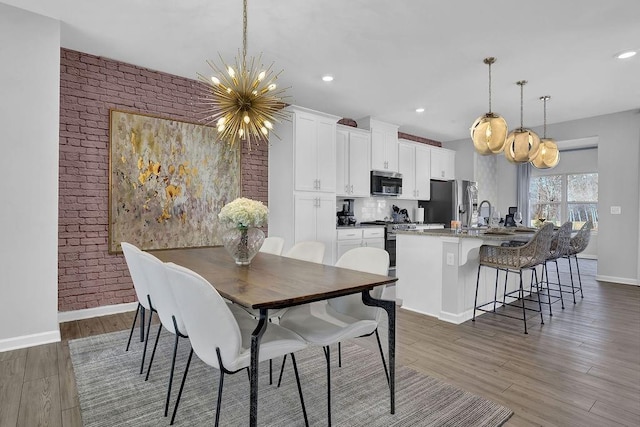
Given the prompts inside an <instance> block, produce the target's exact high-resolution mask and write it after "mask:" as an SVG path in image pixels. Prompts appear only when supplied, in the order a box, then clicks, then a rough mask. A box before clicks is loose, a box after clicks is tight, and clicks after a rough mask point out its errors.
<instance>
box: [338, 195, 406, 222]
mask: <svg viewBox="0 0 640 427" xmlns="http://www.w3.org/2000/svg"><path fill="white" fill-rule="evenodd" d="M343 201H344V198H341V197H338V198H337V199H336V212H338V211H340V210H342V203H343ZM393 205H396V206H397V207H399V208H400V209H406V210H407V212H408V213H409V218H410V219H411V220H412V221H413V220H414V218H415V217H416V211H417V209H418V202H417V201H416V200H400V199H396V198H395V197H359V198H356V199H354V208H353V214H354V215H355V217H356V220H357V221H358V222H363V221H375V220H384V219H385V218H386V219H389V220H390V219H391V212H392V206H393Z"/></svg>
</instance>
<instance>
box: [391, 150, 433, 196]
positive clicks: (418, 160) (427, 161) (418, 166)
mask: <svg viewBox="0 0 640 427" xmlns="http://www.w3.org/2000/svg"><path fill="white" fill-rule="evenodd" d="M398 168H399V171H400V173H401V174H402V195H401V196H398V198H399V199H408V200H429V199H430V197H431V183H430V181H431V149H430V148H429V147H428V146H426V145H424V144H420V143H415V142H410V141H406V140H400V142H399V144H398Z"/></svg>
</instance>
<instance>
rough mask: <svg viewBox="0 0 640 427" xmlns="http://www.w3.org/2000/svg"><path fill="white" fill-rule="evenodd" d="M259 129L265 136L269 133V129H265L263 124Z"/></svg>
mask: <svg viewBox="0 0 640 427" xmlns="http://www.w3.org/2000/svg"><path fill="white" fill-rule="evenodd" d="M260 130H261V131H262V134H263V135H265V136H267V135H268V134H269V131H268V130H267V128H266V127H264V126H262V127H261V128H260Z"/></svg>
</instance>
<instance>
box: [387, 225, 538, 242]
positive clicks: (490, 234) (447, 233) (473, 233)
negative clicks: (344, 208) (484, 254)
mask: <svg viewBox="0 0 640 427" xmlns="http://www.w3.org/2000/svg"><path fill="white" fill-rule="evenodd" d="M533 233H535V231H534V230H531V229H527V231H518V232H516V231H511V230H506V229H486V228H485V229H482V228H475V229H470V230H462V231H457V232H456V230H452V229H451V228H443V229H435V230H398V231H397V232H396V234H406V235H411V236H429V237H453V238H460V239H483V240H497V241H506V240H522V241H528V240H529V239H531V236H533Z"/></svg>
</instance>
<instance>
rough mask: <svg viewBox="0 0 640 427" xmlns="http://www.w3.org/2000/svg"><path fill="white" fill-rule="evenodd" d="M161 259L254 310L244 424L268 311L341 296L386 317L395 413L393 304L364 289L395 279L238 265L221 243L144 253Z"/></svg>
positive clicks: (304, 265)
mask: <svg viewBox="0 0 640 427" xmlns="http://www.w3.org/2000/svg"><path fill="white" fill-rule="evenodd" d="M149 252H150V253H152V254H153V255H155V256H157V257H158V258H159V259H161V260H162V261H164V262H173V263H175V264H178V265H181V266H183V267H187V268H189V269H191V270H193V271H195V272H196V273H198V274H200V275H201V276H202V277H204V278H205V279H207V280H208V281H209V282H210V283H211V284H212V285H213V286H214V287H215V289H216V290H217V291H218V293H220V295H222V296H223V297H224V298H227V299H228V300H230V301H232V302H233V303H235V304H239V305H242V306H243V307H247V308H253V309H257V310H259V312H260V316H259V319H258V324H257V326H256V328H255V329H254V331H253V332H252V334H251V364H250V375H249V377H250V396H249V400H250V401H249V403H250V406H249V408H250V409H249V423H250V426H252V427H254V426H257V425H258V361H259V357H258V356H259V352H260V339H261V337H262V335H263V334H264V331H265V330H266V328H267V327H268V324H269V322H268V310H277V309H281V308H286V307H292V306H295V305H300V304H308V303H311V302H315V301H323V300H327V299H330V298H334V297H339V296H343V295H349V294H355V293H361V294H362V301H363V302H364V304H366V305H369V306H376V307H380V308H382V309H384V310H385V311H386V312H387V315H388V319H389V333H388V338H389V349H388V353H389V355H388V359H389V392H390V407H391V408H390V412H391V413H392V414H394V413H395V321H396V311H395V310H396V307H395V302H394V301H390V300H383V299H377V298H373V297H372V296H371V295H370V293H369V292H370V291H371V290H372V289H373V288H374V287H376V286H380V285H386V284H391V283H394V282H395V281H396V280H397V278H395V277H389V276H381V275H377V274H369V273H364V272H361V271H355V270H349V269H345V268H338V267H333V266H330V265H324V264H316V263H312V262H307V261H301V260H296V259H293V258H287V257H283V256H278V255H271V254H267V253H258V255H256V257H255V258H254V259H253V260H252V261H251V264H250V265H248V266H238V265H236V264H235V262H234V260H233V259H232V258H231V256H229V255H228V254H227V252H226V250H225V249H224V247H221V246H218V247H204V248H188V249H167V250H154V251H149Z"/></svg>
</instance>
